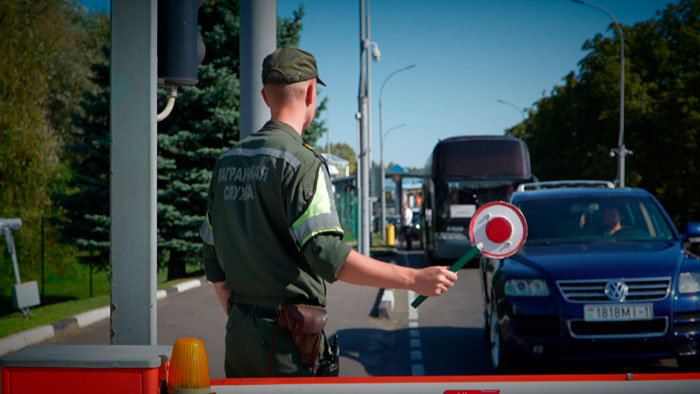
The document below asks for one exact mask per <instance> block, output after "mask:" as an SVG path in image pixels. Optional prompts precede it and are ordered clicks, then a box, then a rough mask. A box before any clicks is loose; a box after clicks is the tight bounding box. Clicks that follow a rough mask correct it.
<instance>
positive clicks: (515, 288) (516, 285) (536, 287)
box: [505, 279, 549, 297]
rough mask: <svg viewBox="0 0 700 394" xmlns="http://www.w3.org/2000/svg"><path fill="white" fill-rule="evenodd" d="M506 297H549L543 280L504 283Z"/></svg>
mask: <svg viewBox="0 0 700 394" xmlns="http://www.w3.org/2000/svg"><path fill="white" fill-rule="evenodd" d="M505 291H506V295H507V296H525V297H546V296H548V295H549V288H548V287H547V282H545V281H544V280H543V279H510V280H508V281H506V287H505Z"/></svg>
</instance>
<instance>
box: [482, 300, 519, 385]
mask: <svg viewBox="0 0 700 394" xmlns="http://www.w3.org/2000/svg"><path fill="white" fill-rule="evenodd" d="M489 320H490V321H489V334H488V335H489V345H490V349H491V352H490V354H491V365H492V366H493V369H494V371H496V372H498V373H504V372H508V371H510V370H511V369H512V367H513V356H512V352H511V351H510V348H509V346H508V345H507V344H505V343H504V342H503V340H502V337H501V325H500V324H498V312H497V311H496V306H495V305H493V304H492V305H491V317H490V319H489Z"/></svg>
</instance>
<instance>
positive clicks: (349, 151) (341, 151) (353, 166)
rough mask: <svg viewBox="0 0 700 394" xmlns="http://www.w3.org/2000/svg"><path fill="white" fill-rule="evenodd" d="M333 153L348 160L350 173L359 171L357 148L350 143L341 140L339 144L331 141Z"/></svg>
mask: <svg viewBox="0 0 700 394" xmlns="http://www.w3.org/2000/svg"><path fill="white" fill-rule="evenodd" d="M331 153H332V154H334V155H336V156H338V157H340V158H341V159H345V160H347V161H348V163H350V164H349V166H350V173H351V174H354V173H355V172H356V171H357V154H356V153H355V150H354V149H353V148H352V147H351V146H350V145H348V144H345V143H342V142H339V143H337V144H333V143H331Z"/></svg>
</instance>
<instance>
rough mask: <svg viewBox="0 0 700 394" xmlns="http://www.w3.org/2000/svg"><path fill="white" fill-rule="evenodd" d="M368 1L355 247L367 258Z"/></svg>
mask: <svg viewBox="0 0 700 394" xmlns="http://www.w3.org/2000/svg"><path fill="white" fill-rule="evenodd" d="M367 1H368V0H360V89H359V95H358V101H359V103H358V105H359V121H360V153H359V159H360V160H359V165H358V175H359V178H358V182H357V186H358V189H357V190H358V205H359V212H360V214H359V215H358V216H359V218H360V222H359V223H358V229H359V231H358V233H359V234H358V237H357V245H358V251H359V252H360V253H362V254H364V255H366V256H369V233H368V231H367V228H368V227H369V223H368V221H369V212H368V207H369V160H368V159H369V152H368V144H367V143H368V141H367V135H368V118H369V115H368V111H367V109H368V105H367V100H368V97H367V96H368V92H367V79H368V72H367V61H366V60H367V58H368V57H369V47H368V43H367V38H366V34H367V21H366V16H365V14H366V4H367Z"/></svg>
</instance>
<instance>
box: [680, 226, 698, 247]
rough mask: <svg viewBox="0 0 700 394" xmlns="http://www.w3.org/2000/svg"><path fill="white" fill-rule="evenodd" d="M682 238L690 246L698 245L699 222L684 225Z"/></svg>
mask: <svg viewBox="0 0 700 394" xmlns="http://www.w3.org/2000/svg"><path fill="white" fill-rule="evenodd" d="M683 238H684V239H685V241H686V242H688V243H691V244H694V243H700V222H690V223H686V224H685V231H683Z"/></svg>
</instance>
